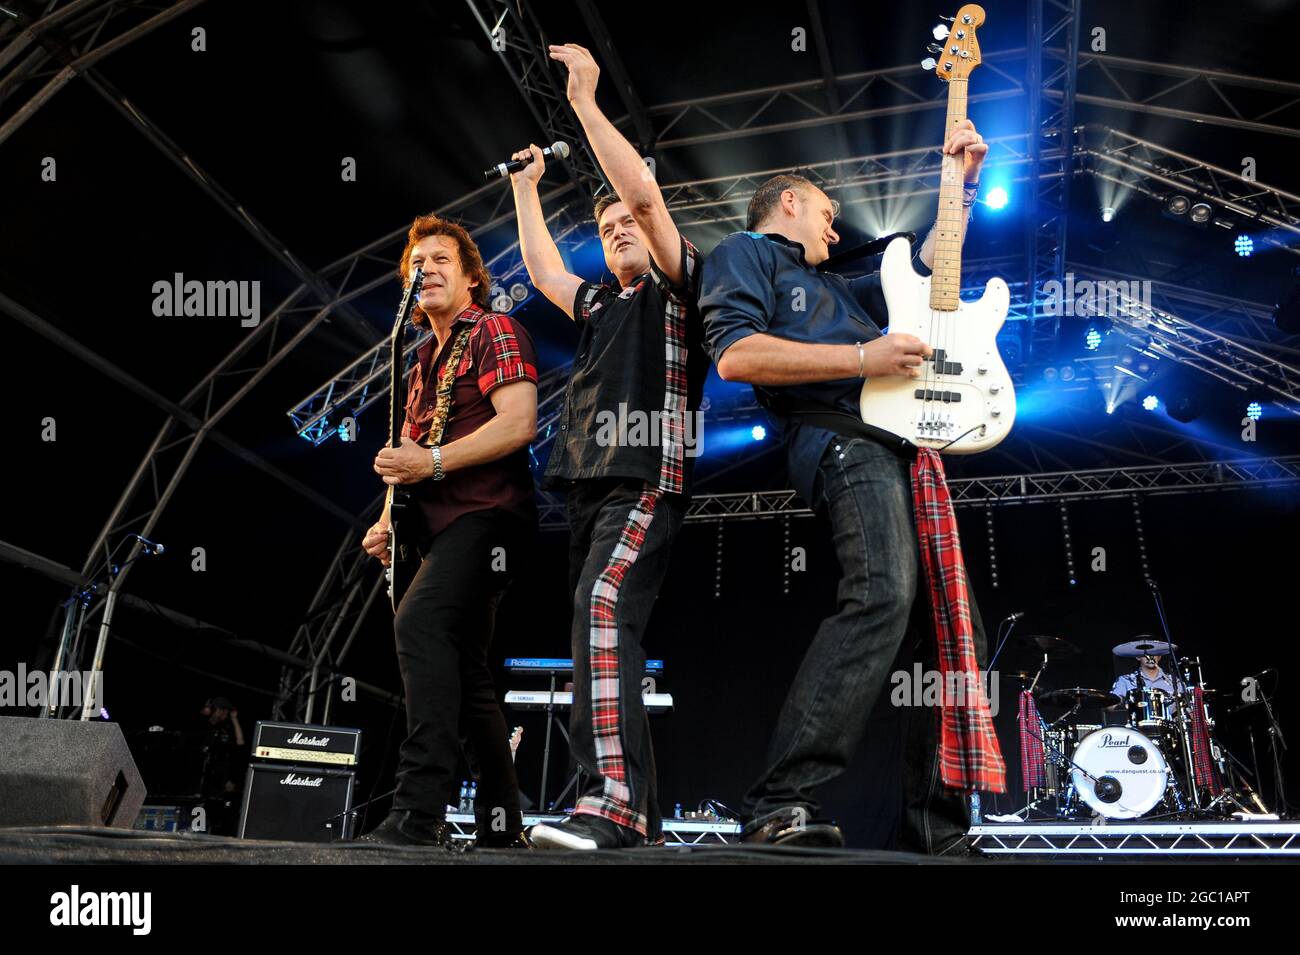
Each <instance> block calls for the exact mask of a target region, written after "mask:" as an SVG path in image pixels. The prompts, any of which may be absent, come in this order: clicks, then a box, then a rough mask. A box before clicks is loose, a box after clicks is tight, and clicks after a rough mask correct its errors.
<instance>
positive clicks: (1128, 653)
mask: <svg viewBox="0 0 1300 955" xmlns="http://www.w3.org/2000/svg"><path fill="white" fill-rule="evenodd" d="M1177 649H1178V644H1176V643H1167V642H1165V641H1164V640H1152V639H1151V638H1150V637H1140V638H1138V639H1137V640H1131V641H1129V642H1128V643H1121V644H1120V645H1119V646H1117V647H1115V649H1113V650H1111V653H1113V654H1115V656H1117V657H1144V656H1146V655H1147V654H1150V655H1151V656H1155V657H1165V656H1168V655H1169V653H1170V652H1171V651H1172V650H1177Z"/></svg>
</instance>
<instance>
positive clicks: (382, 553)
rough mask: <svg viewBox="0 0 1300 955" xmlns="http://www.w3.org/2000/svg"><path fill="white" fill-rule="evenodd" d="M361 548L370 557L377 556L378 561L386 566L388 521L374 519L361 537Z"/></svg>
mask: <svg viewBox="0 0 1300 955" xmlns="http://www.w3.org/2000/svg"><path fill="white" fill-rule="evenodd" d="M361 549H362V550H363V551H365V552H366V553H367V554H369V555H370V556H371V557H378V558H379V562H380V563H381V564H383V565H384V566H385V567H387V566H388V522H387V521H383V520H380V521H375V523H374V524H372V525H370V530H368V531H366V536H365V537H363V538H361Z"/></svg>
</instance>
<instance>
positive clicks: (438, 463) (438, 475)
mask: <svg viewBox="0 0 1300 955" xmlns="http://www.w3.org/2000/svg"><path fill="white" fill-rule="evenodd" d="M429 451H430V453H431V454H432V455H433V479H434V480H435V481H441V480H442V479H443V477H444V474H443V470H442V448H440V447H438V446H437V445H436V444H435V445H434V446H433V447H432V448H430V449H429Z"/></svg>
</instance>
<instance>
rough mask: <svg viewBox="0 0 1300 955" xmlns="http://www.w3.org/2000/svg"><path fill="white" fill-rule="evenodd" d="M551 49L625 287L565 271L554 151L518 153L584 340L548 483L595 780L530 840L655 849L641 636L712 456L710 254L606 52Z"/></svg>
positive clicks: (607, 249)
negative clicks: (621, 92) (600, 56)
mask: <svg viewBox="0 0 1300 955" xmlns="http://www.w3.org/2000/svg"><path fill="white" fill-rule="evenodd" d="M550 55H551V57H552V58H553V59H556V60H558V61H560V62H561V63H563V64H564V65H565V66H566V67H568V70H569V81H568V97H569V102H570V103H571V104H572V105H573V109H574V112H575V113H576V114H577V116H578V119H579V120H580V121H581V123H582V126H583V129H584V131H585V132H586V136H587V140H588V142H589V143H590V145H591V149H592V152H593V153H594V154H595V157H596V160H597V161H598V162H599V163H600V166H601V169H602V170H603V171H604V173H605V175H606V177H607V178H608V179H609V182H610V183H611V185H612V186H613V189H614V192H613V193H612V194H604V195H602V196H600V198H599V199H598V200H597V202H596V205H595V209H594V216H595V219H596V225H597V228H598V230H599V234H600V242H601V246H602V248H603V249H604V253H605V263H606V265H607V266H608V267H609V270H610V272H612V273H613V275H614V283H613V284H610V285H601V284H595V283H592V282H587V281H584V280H583V279H581V278H579V277H578V276H576V275H572V274H570V273H569V271H568V270H567V269H566V268H565V267H564V262H563V261H562V259H561V258H560V253H559V250H558V249H557V248H556V247H555V243H554V241H552V239H551V236H550V234H549V233H548V231H547V228H546V223H545V220H544V219H543V216H542V208H541V203H540V202H539V200H538V196H537V183H538V180H539V179H541V176H542V172H543V170H544V165H543V159H542V153H541V150H539V149H538V148H537V147H536V146H530V147H529V148H528V149H527V150H525V151H521V152H519V153H516V154H515V157H514V158H516V159H524V158H527V157H529V156H531V158H532V162H531V163H530V164H529V165H528V166H526V167H524V169H523V170H521V171H520V172H518V173H515V174H514V176H513V177H512V182H513V186H514V195H515V206H516V209H517V211H518V216H519V241H520V248H521V251H522V253H523V258H524V264H525V265H526V266H527V268H528V274H529V276H530V277H531V279H532V282H533V285H534V286H535V287H536V288H537V289H538V290H539V291H541V293H542V294H543V295H545V296H546V297H547V298H548V299H550V301H551V302H553V303H554V304H555V305H556V307H557V308H559V309H560V310H561V311H563V312H564V313H565V314H566V315H568V316H569V317H570V318H571V319H573V321H575V322H576V323H577V324H578V327H579V335H580V337H579V341H578V350H577V354H576V355H575V356H574V360H573V372H572V375H571V377H570V378H569V384H568V388H567V392H566V395H565V403H564V411H563V412H562V414H561V416H560V420H559V423H558V428H559V432H558V434H557V436H556V438H555V446H554V448H553V450H552V452H551V459H550V463H549V465H548V466H547V469H546V484H547V486H548V487H552V488H562V489H564V490H566V491H567V492H568V518H569V535H570V537H569V540H570V544H569V580H570V584H571V586H572V590H573V628H572V634H571V637H572V641H571V642H572V652H573V709H572V711H571V713H570V743H571V748H572V752H573V756H574V759H575V760H576V761H577V763H578V765H579V766H581V767H582V769H583V770H584V772H585V773H586V774H587V779H588V782H587V785H586V786H585V787H584V788H583V790H582V792H581V793H579V798H578V801H577V805H576V807H575V809H574V813H573V815H572V817H570V818H569V819H567V820H565V821H564V822H563V823H560V824H556V825H549V824H548V825H540V826H535V827H534V828H533V830H532V833H531V835H532V840H533V844H534V845H535V846H536V847H537V848H539V849H604V848H619V847H627V846H636V845H643V844H656V843H658V842H661V841H662V840H663V836H662V828H661V822H660V814H659V813H660V810H659V805H658V801H657V795H656V792H655V765H654V753H653V750H652V747H651V743H650V727H649V724H648V722H647V719H646V712H645V707H644V706H643V704H642V702H641V681H642V679H643V677H644V676H645V651H644V649H643V648H642V645H641V644H642V639H643V638H644V636H645V632H646V624H647V622H648V620H649V618H650V611H651V609H652V608H653V606H654V601H655V597H656V596H657V594H658V592H659V586H660V584H661V583H662V582H663V578H664V573H665V571H666V569H667V566H668V551H669V547H670V545H671V543H672V540H673V537H674V536H675V535H676V534H677V531H678V529H679V528H680V527H681V524H682V519H683V518H684V517H685V514H686V504H687V489H688V486H689V482H690V473H691V463H692V458H693V457H694V456H695V455H696V454H698V452H699V445H698V438H699V433H698V428H697V427H696V422H697V420H698V418H697V416H698V410H699V406H700V397H701V394H702V392H703V388H704V376H705V373H706V372H707V370H708V358H707V357H706V356H705V353H704V350H703V347H702V342H701V338H702V329H701V324H700V317H699V311H698V308H697V306H696V298H697V287H698V275H699V263H700V256H699V253H698V252H697V251H696V250H695V247H694V246H693V245H691V244H690V243H689V242H687V241H686V240H685V239H684V238H682V237H681V235H680V234H679V233H678V231H677V227H676V226H675V225H674V224H673V220H672V217H671V216H670V215H669V213H668V208H667V206H666V205H665V204H664V200H663V196H662V195H661V194H660V192H659V187H658V185H657V184H656V183H655V181H654V177H653V176H652V175H651V174H650V171H649V169H648V168H647V166H646V164H645V163H644V162H643V161H642V159H641V157H640V156H639V155H637V152H636V150H635V149H634V148H633V147H632V145H631V144H630V143H629V142H628V141H627V140H626V139H624V138H623V136H622V135H621V134H620V133H619V132H618V130H617V129H615V128H614V126H613V124H612V123H610V121H609V120H608V119H606V118H605V116H604V114H603V113H601V111H600V109H599V107H597V105H596V81H597V78H598V76H599V73H600V71H599V69H598V68H597V66H596V62H595V60H593V59H592V56H591V54H590V53H589V52H588V51H587V50H586V49H584V48H583V47H580V46H578V45H576V44H573V43H567V44H564V45H563V46H551V48H550Z"/></svg>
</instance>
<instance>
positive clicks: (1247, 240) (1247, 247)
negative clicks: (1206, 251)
mask: <svg viewBox="0 0 1300 955" xmlns="http://www.w3.org/2000/svg"><path fill="white" fill-rule="evenodd" d="M1232 247H1233V248H1234V249H1236V250H1237V254H1238V255H1239V256H1241V257H1242V258H1243V259H1244V258H1246V257H1248V256H1249V255H1250V253H1252V252H1254V251H1255V240H1254V239H1252V238H1251V237H1250V236H1248V235H1239V236H1237V239H1236V241H1235V242H1233V243H1232Z"/></svg>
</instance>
